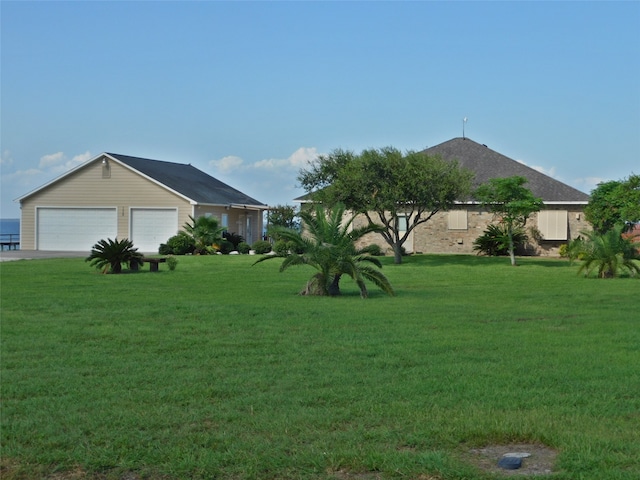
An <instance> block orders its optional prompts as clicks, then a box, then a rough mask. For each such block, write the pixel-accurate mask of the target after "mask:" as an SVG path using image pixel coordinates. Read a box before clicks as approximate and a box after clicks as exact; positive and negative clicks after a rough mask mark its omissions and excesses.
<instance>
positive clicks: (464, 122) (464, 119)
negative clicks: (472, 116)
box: [462, 117, 467, 138]
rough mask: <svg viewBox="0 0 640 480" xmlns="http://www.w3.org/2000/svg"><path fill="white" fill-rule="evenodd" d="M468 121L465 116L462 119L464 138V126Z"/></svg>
mask: <svg viewBox="0 0 640 480" xmlns="http://www.w3.org/2000/svg"><path fill="white" fill-rule="evenodd" d="M466 123H467V117H464V118H463V119H462V138H465V136H464V126H465V124H466Z"/></svg>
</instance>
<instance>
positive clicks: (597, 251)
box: [576, 225, 640, 278]
mask: <svg viewBox="0 0 640 480" xmlns="http://www.w3.org/2000/svg"><path fill="white" fill-rule="evenodd" d="M623 232H624V225H616V226H614V227H613V228H612V229H610V230H608V231H606V232H604V233H597V232H595V231H593V232H582V233H583V235H585V236H586V237H587V238H586V239H585V240H583V241H582V242H580V244H579V245H580V251H579V252H578V253H577V255H576V256H577V258H579V259H581V260H582V261H583V263H582V265H581V266H580V269H579V270H578V273H581V272H585V275H589V274H590V273H591V272H592V271H593V270H597V271H598V277H600V278H613V277H615V276H617V275H618V274H619V273H620V272H621V271H628V272H629V273H630V274H631V275H636V274H640V264H639V263H638V261H639V260H640V255H639V254H638V248H639V247H640V243H637V242H634V241H633V239H631V238H625V237H623V236H622V233H623Z"/></svg>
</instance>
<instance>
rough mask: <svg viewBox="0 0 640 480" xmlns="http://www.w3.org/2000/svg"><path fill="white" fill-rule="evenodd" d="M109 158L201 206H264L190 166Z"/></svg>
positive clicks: (136, 158)
mask: <svg viewBox="0 0 640 480" xmlns="http://www.w3.org/2000/svg"><path fill="white" fill-rule="evenodd" d="M107 155H109V156H111V157H113V158H115V159H116V160H118V161H120V162H122V163H124V164H125V165H128V166H129V167H131V168H133V169H134V170H137V171H138V172H140V173H143V174H144V175H146V176H148V177H150V178H152V179H154V180H156V181H157V182H159V183H161V184H163V185H165V186H167V187H168V188H170V189H171V190H174V191H176V192H178V193H180V194H182V195H184V196H185V197H187V198H189V199H191V200H193V201H195V202H197V203H200V204H208V205H231V204H234V205H252V206H265V205H264V204H263V203H262V202H260V201H258V200H256V199H255V198H251V197H249V196H248V195H245V194H244V193H242V192H241V191H239V190H236V189H235V188H233V187H230V186H229V185H227V184H226V183H223V182H221V181H220V180H218V179H216V178H214V177H212V176H211V175H208V174H206V173H204V172H203V171H202V170H198V169H197V168H195V167H193V166H191V165H185V164H182V163H172V162H163V161H160V160H149V159H147V158H138V157H130V156H128V155H120V154H117V153H107Z"/></svg>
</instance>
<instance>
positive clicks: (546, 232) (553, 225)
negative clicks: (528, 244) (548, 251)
mask: <svg viewBox="0 0 640 480" xmlns="http://www.w3.org/2000/svg"><path fill="white" fill-rule="evenodd" d="M567 225H568V212H567V211H566V210H542V211H540V212H538V230H540V233H541V234H542V238H543V239H544V240H566V239H567Z"/></svg>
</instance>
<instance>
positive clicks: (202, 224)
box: [183, 215, 224, 255]
mask: <svg viewBox="0 0 640 480" xmlns="http://www.w3.org/2000/svg"><path fill="white" fill-rule="evenodd" d="M189 219H190V220H191V223H186V224H185V225H184V227H183V228H184V230H185V231H186V232H187V233H188V234H189V235H191V237H192V238H193V242H194V245H195V251H194V253H197V254H202V255H206V254H207V253H208V252H209V251H210V248H211V247H212V246H213V245H214V244H218V245H219V244H220V243H221V242H222V240H223V239H222V232H224V228H222V227H219V226H218V220H217V219H216V218H214V217H207V216H202V217H198V218H197V219H194V218H193V217H192V216H191V215H189Z"/></svg>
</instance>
